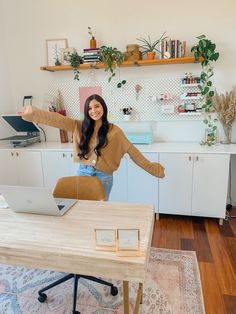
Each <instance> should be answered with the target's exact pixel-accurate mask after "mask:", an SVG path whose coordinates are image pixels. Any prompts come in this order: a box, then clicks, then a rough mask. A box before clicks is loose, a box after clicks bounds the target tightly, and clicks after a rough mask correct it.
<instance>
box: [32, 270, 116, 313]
mask: <svg viewBox="0 0 236 314" xmlns="http://www.w3.org/2000/svg"><path fill="white" fill-rule="evenodd" d="M71 278H74V290H73V309H72V314H80V312H78V311H76V301H77V289H78V280H79V278H84V279H88V280H91V281H94V282H97V283H99V284H102V285H105V286H109V287H111V295H113V296H115V295H117V294H118V289H117V287H115V286H114V285H113V284H112V283H110V282H107V281H105V280H102V279H99V278H96V277H93V276H84V275H77V274H68V275H66V276H64V277H62V278H61V279H59V280H57V281H55V282H53V283H52V284H50V285H48V286H46V287H45V288H43V289H41V290H39V291H38V294H39V297H38V301H39V302H41V303H44V302H45V301H46V300H47V295H46V294H45V293H44V292H45V291H47V290H49V289H51V288H53V287H55V286H58V285H60V284H61V283H63V282H65V281H67V280H69V279H71Z"/></svg>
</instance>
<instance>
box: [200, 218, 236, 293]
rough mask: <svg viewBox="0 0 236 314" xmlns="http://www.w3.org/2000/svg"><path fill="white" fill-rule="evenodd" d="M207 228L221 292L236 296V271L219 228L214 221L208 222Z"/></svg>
mask: <svg viewBox="0 0 236 314" xmlns="http://www.w3.org/2000/svg"><path fill="white" fill-rule="evenodd" d="M205 226H206V232H207V236H208V239H209V243H210V249H211V252H212V256H213V260H214V265H215V268H216V270H217V272H216V276H217V280H218V283H219V286H220V289H221V292H222V294H226V295H236V284H235V283H236V274H235V269H234V268H233V265H232V264H231V259H230V258H229V253H228V251H227V248H226V247H225V243H224V239H223V238H222V237H221V234H220V232H219V226H218V225H217V224H216V223H215V222H214V221H213V220H206V222H205Z"/></svg>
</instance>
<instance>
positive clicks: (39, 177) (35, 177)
mask: <svg viewBox="0 0 236 314" xmlns="http://www.w3.org/2000/svg"><path fill="white" fill-rule="evenodd" d="M0 184H9V185H25V186H43V169H42V163H41V153H40V152H36V151H27V150H15V149H12V150H1V151H0Z"/></svg>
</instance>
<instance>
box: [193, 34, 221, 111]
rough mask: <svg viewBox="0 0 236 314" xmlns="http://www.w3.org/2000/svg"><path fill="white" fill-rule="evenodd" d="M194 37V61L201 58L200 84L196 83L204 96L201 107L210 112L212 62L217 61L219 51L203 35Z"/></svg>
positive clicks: (212, 92)
mask: <svg viewBox="0 0 236 314" xmlns="http://www.w3.org/2000/svg"><path fill="white" fill-rule="evenodd" d="M196 38H197V39H198V43H197V45H195V46H193V47H192V49H191V52H193V54H194V58H195V60H196V61H198V60H199V59H200V58H202V61H201V66H202V72H201V76H200V77H201V84H200V85H198V88H199V89H200V92H201V94H202V95H203V96H204V97H205V104H203V106H202V109H203V110H204V111H205V112H210V109H211V107H212V106H213V102H212V97H213V96H214V90H213V84H212V81H211V79H210V78H211V77H212V76H213V75H214V70H213V66H212V62H214V61H217V59H218V58H219V52H216V51H215V49H216V45H215V44H214V43H212V42H211V40H209V39H207V37H206V36H205V35H201V36H198V37H196Z"/></svg>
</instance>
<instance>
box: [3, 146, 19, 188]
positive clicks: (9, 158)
mask: <svg viewBox="0 0 236 314" xmlns="http://www.w3.org/2000/svg"><path fill="white" fill-rule="evenodd" d="M0 184H6V185H17V184H18V174H17V170H16V158H15V152H14V150H12V151H10V150H9V151H8V150H1V151H0Z"/></svg>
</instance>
